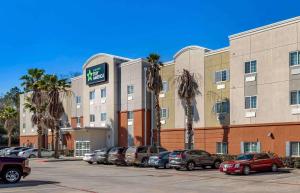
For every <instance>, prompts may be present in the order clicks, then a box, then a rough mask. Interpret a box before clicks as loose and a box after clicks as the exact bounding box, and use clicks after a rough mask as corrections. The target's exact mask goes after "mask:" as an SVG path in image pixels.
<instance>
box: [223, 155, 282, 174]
mask: <svg viewBox="0 0 300 193" xmlns="http://www.w3.org/2000/svg"><path fill="white" fill-rule="evenodd" d="M280 167H283V163H282V161H281V160H280V159H279V158H278V157H277V156H272V155H269V154H267V153H247V154H241V155H239V156H238V157H237V158H236V160H232V161H227V162H223V163H222V164H221V165H220V172H224V173H226V174H244V175H248V174H250V172H251V171H273V172H277V171H278V168H280Z"/></svg>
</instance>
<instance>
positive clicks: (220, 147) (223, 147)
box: [216, 142, 227, 154]
mask: <svg viewBox="0 0 300 193" xmlns="http://www.w3.org/2000/svg"><path fill="white" fill-rule="evenodd" d="M216 153H217V154H227V143H226V142H217V150H216Z"/></svg>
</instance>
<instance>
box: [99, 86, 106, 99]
mask: <svg viewBox="0 0 300 193" xmlns="http://www.w3.org/2000/svg"><path fill="white" fill-rule="evenodd" d="M100 92H101V98H106V88H102V89H101V90H100Z"/></svg>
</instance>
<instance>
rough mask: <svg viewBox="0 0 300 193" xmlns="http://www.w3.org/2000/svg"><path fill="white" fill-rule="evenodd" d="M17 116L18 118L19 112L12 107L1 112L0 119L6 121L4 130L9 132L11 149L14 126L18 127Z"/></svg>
mask: <svg viewBox="0 0 300 193" xmlns="http://www.w3.org/2000/svg"><path fill="white" fill-rule="evenodd" d="M17 116H18V112H17V110H16V109H15V108H13V107H11V106H6V107H5V108H4V109H3V110H2V111H1V112H0V118H1V119H3V120H4V121H5V123H4V128H5V129H6V130H7V135H8V146H9V147H10V146H11V136H12V132H13V129H14V126H15V125H16V121H17Z"/></svg>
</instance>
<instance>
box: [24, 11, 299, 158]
mask: <svg viewBox="0 0 300 193" xmlns="http://www.w3.org/2000/svg"><path fill="white" fill-rule="evenodd" d="M299 38H300V17H296V18H292V19H288V20H285V21H281V22H278V23H274V24H271V25H267V26H263V27H259V28H256V29H253V30H249V31H246V32H242V33H238V34H235V35H231V36H230V37H229V46H228V47H225V48H221V49H218V50H210V49H207V48H203V47H200V46H188V47H185V48H183V49H181V50H179V51H178V52H177V53H176V54H175V55H174V57H173V60H171V61H168V62H166V63H164V66H163V67H162V68H161V76H162V81H163V90H162V92H161V93H160V95H159V98H160V100H159V101H160V106H161V120H160V121H161V124H162V128H161V145H162V146H164V147H166V148H168V149H169V150H174V149H182V148H185V147H186V143H187V138H186V129H185V128H186V115H185V110H184V102H183V101H181V100H180V98H179V97H178V95H177V92H178V90H177V86H178V84H177V77H178V76H179V75H180V73H181V72H182V70H183V69H187V70H189V71H190V72H192V73H194V74H195V77H196V80H197V82H198V85H199V91H200V94H198V95H197V96H196V97H195V100H194V101H193V128H194V138H193V146H194V148H200V149H205V150H207V151H209V152H211V153H220V154H226V153H229V154H239V153H242V152H255V151H258V152H259V151H271V152H275V153H277V154H279V155H281V156H284V155H287V156H290V155H291V156H300V120H299V119H300V106H299V105H300V39H299ZM148 65H149V64H148V63H147V62H146V60H144V59H128V58H124V57H119V56H113V55H109V54H96V55H94V56H92V57H91V58H90V59H88V60H87V62H86V63H85V64H84V65H83V69H82V70H83V75H82V76H79V77H76V78H74V79H72V88H71V89H72V91H73V93H74V94H73V99H72V100H71V101H72V102H71V103H72V105H71V108H70V109H71V113H70V115H71V116H70V122H71V126H72V127H71V129H64V131H65V132H67V133H68V134H69V138H68V139H69V140H67V142H66V143H67V145H66V147H69V148H72V147H73V148H74V150H76V151H75V155H76V156H81V155H83V153H85V152H87V151H90V150H93V149H97V148H100V147H104V146H113V145H120V146H131V145H145V144H150V143H151V142H152V139H153V138H155V132H153V131H154V129H155V128H153V127H155V124H154V121H155V120H154V116H153V110H152V109H153V97H151V94H150V93H149V92H148V91H147V89H146V79H145V77H146V68H147V66H148ZM22 104H23V102H22V96H21V110H22ZM23 116H24V115H23ZM27 116H29V115H27V114H26V115H25V116H24V117H21V124H20V125H21V126H22V128H20V131H21V138H22V139H23V140H22V141H24V140H25V139H29V138H28V137H27V138H26V137H25V134H24V132H22V131H23V125H26V126H24V128H26V127H27V126H28V129H25V130H26V131H27V130H28V131H31V127H30V123H29V122H30V121H29V120H30V119H29V118H28V117H27ZM23 123H24V124H23ZM32 132H33V133H34V132H35V131H34V130H33V131H32ZM25 133H26V132H25ZM33 133H32V134H33ZM25 141H26V140H25ZM68 143H71V144H72V145H71V144H69V145H68Z"/></svg>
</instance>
